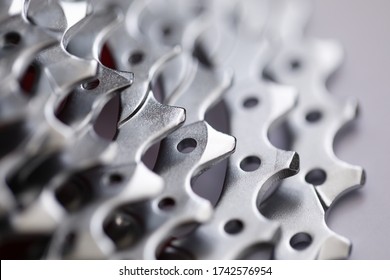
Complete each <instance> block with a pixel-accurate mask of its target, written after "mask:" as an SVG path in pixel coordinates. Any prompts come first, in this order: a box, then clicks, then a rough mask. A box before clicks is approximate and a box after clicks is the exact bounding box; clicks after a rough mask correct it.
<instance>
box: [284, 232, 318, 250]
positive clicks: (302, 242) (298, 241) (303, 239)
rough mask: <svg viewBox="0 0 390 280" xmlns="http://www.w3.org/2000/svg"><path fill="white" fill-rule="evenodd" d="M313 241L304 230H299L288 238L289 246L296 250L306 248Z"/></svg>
mask: <svg viewBox="0 0 390 280" xmlns="http://www.w3.org/2000/svg"><path fill="white" fill-rule="evenodd" d="M312 242H313V238H312V237H311V235H310V234H308V233H306V232H299V233H297V234H295V235H294V236H293V237H291V239H290V246H291V247H292V248H294V249H295V250H297V251H302V250H305V249H306V248H308V247H309V246H310V245H311V243H312Z"/></svg>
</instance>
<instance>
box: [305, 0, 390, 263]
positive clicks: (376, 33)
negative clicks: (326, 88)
mask: <svg viewBox="0 0 390 280" xmlns="http://www.w3.org/2000/svg"><path fill="white" fill-rule="evenodd" d="M314 2H315V11H314V14H313V18H312V22H311V25H310V27H309V29H308V36H311V37H318V38H324V39H327V38H334V39H337V40H339V41H340V42H341V43H342V44H343V45H344V48H345V51H346V60H345V63H344V65H343V66H342V68H341V69H340V70H339V71H338V73H337V75H336V76H335V77H334V78H333V79H332V82H331V84H330V90H331V92H332V93H333V94H335V95H336V96H340V97H346V96H356V97H357V98H358V99H359V101H360V104H361V116H360V119H359V120H358V121H357V122H356V123H355V125H354V127H353V128H352V129H351V130H350V131H349V132H348V134H347V135H345V136H344V137H342V138H341V141H339V142H338V143H337V145H336V147H335V148H336V154H337V155H338V157H339V158H341V159H343V160H345V161H347V162H350V163H353V164H358V165H361V166H364V168H365V169H366V171H367V177H368V180H367V183H366V186H365V187H364V188H363V189H360V190H358V191H356V192H354V193H351V194H349V195H347V196H346V197H345V198H343V199H342V200H340V201H339V202H338V203H337V204H336V205H335V206H334V208H333V209H332V210H331V211H330V214H329V216H328V218H327V220H328V224H329V226H330V227H331V228H332V229H333V230H334V231H336V232H337V233H339V234H342V235H344V236H346V237H348V238H349V239H350V240H351V241H352V242H353V244H354V246H353V249H352V255H351V258H352V259H390V185H389V183H388V177H389V175H390V171H389V169H388V162H387V161H388V157H389V156H390V130H389V125H388V123H389V120H390V108H389V105H390V69H389V67H390V54H389V52H390V1H388V0H315V1H314Z"/></svg>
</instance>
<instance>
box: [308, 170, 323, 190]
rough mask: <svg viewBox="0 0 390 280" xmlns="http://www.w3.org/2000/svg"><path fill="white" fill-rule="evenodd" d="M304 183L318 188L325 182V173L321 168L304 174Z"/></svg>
mask: <svg viewBox="0 0 390 280" xmlns="http://www.w3.org/2000/svg"><path fill="white" fill-rule="evenodd" d="M305 181H306V182H307V183H309V184H312V185H314V186H320V185H322V184H323V183H325V181H326V172H325V171H324V170H323V169H321V168H316V169H312V170H310V171H309V172H308V173H307V174H306V176H305Z"/></svg>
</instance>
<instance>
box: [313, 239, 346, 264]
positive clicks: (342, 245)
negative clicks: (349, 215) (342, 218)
mask: <svg viewBox="0 0 390 280" xmlns="http://www.w3.org/2000/svg"><path fill="white" fill-rule="evenodd" d="M351 249H352V244H351V242H350V241H349V240H348V239H346V238H344V237H341V236H338V235H333V236H330V237H328V238H327V239H326V241H325V242H324V243H323V244H322V246H321V249H320V251H319V253H318V256H317V259H320V260H340V259H347V258H348V257H349V256H350V254H351Z"/></svg>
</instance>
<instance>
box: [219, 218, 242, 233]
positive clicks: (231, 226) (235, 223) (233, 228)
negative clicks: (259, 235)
mask: <svg viewBox="0 0 390 280" xmlns="http://www.w3.org/2000/svg"><path fill="white" fill-rule="evenodd" d="M223 229H224V230H225V232H226V233H228V234H238V233H240V232H242V230H243V229H244V223H243V222H242V221H240V220H238V219H233V220H230V221H228V222H227V223H226V224H225V226H224V227H223Z"/></svg>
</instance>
